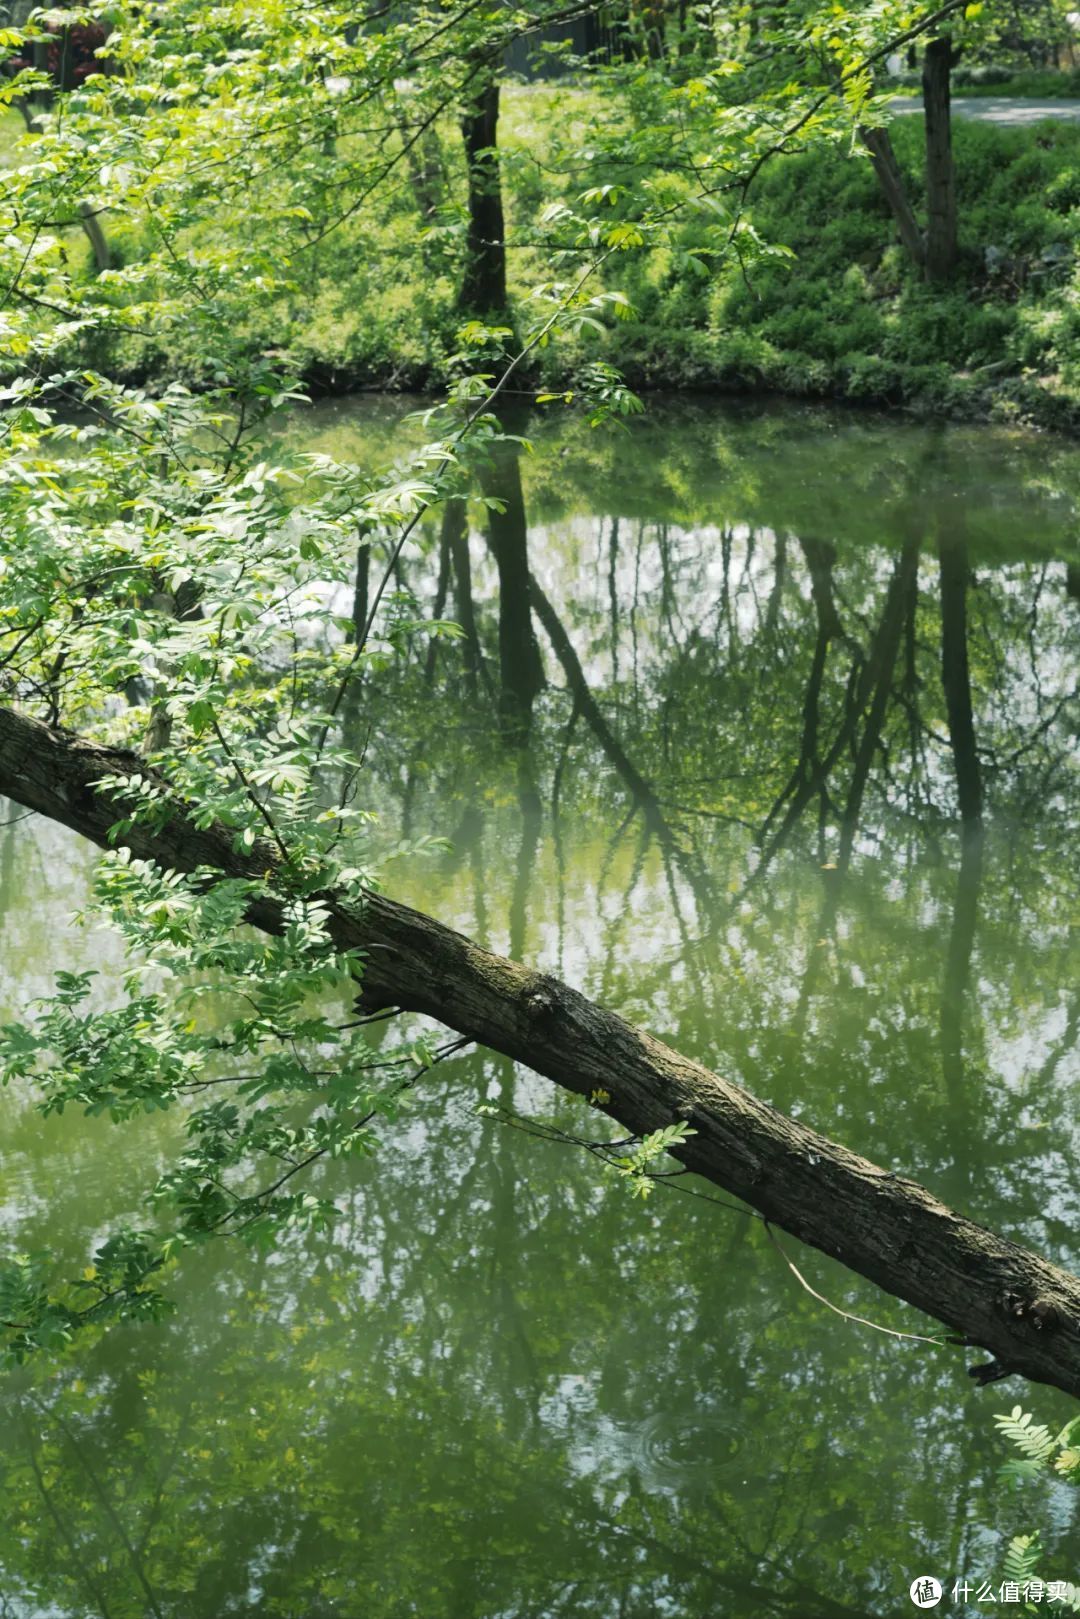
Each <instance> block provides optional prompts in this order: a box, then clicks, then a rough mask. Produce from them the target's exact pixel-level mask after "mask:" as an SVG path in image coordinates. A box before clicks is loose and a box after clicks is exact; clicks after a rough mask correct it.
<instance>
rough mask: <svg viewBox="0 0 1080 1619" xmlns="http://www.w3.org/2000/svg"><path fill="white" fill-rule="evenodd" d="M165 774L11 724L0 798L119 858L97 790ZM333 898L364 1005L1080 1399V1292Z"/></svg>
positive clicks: (630, 1042) (886, 1183)
mask: <svg viewBox="0 0 1080 1619" xmlns="http://www.w3.org/2000/svg"><path fill="white" fill-rule="evenodd" d="M149 774H150V772H149V771H148V770H147V768H146V767H145V766H144V765H143V764H142V761H141V760H140V759H139V758H138V756H137V755H135V754H133V753H128V752H124V751H121V750H116V749H108V748H100V747H97V746H94V745H92V744H90V743H87V742H84V741H82V740H80V739H79V738H77V737H75V736H72V735H70V734H68V733H65V732H62V731H59V730H56V729H53V728H51V727H49V726H47V725H44V724H43V723H42V722H41V721H39V720H34V719H31V718H29V717H27V716H26V715H23V714H20V713H18V712H16V711H15V710H12V709H7V708H0V793H2V794H4V795H6V796H7V797H9V798H12V799H14V800H15V802H16V803H19V804H22V805H23V806H25V807H26V808H27V809H32V810H37V811H39V812H40V813H41V814H43V815H46V816H48V817H50V818H51V819H52V820H55V821H58V822H60V823H61V824H62V825H64V826H67V827H70V828H72V829H73V830H74V831H76V832H79V833H81V834H82V835H83V836H84V837H87V838H89V839H91V840H92V841H93V842H95V843H97V844H99V845H101V846H102V847H105V846H107V845H108V841H109V838H108V834H109V829H110V827H111V826H112V825H113V824H114V823H115V822H116V820H117V819H118V816H119V815H122V814H123V813H124V811H123V808H122V807H121V808H118V806H117V804H116V802H115V801H114V800H113V799H111V798H110V796H109V794H107V793H105V792H103V791H98V790H96V783H98V782H100V780H101V779H102V777H104V776H108V775H123V776H147V775H149ZM121 842H122V843H123V844H124V845H125V846H126V847H127V848H129V849H130V850H131V851H132V853H133V854H134V855H136V856H137V857H139V858H143V859H148V860H154V861H157V862H158V863H159V864H161V865H163V866H165V867H171V868H173V869H175V870H177V871H184V872H192V871H194V870H196V869H203V870H209V871H210V872H220V873H221V874H222V875H223V876H231V877H242V878H245V879H247V880H250V881H253V882H258V883H260V884H261V883H264V882H265V881H266V877H265V874H266V872H267V871H268V870H269V871H273V869H274V868H275V866H276V865H277V856H276V853H275V850H274V849H273V848H272V847H271V846H270V845H269V844H262V845H258V844H257V845H256V846H255V848H254V849H252V850H251V851H250V852H249V853H247V854H244V855H241V854H240V853H238V852H237V849H236V846H235V840H234V838H233V836H232V835H231V834H230V833H229V832H228V831H227V829H225V828H223V827H220V826H216V825H212V826H210V827H207V828H204V829H200V828H198V827H196V826H195V825H194V824H193V822H192V820H191V819H190V817H189V815H188V813H187V810H186V808H185V806H184V805H182V804H178V805H177V807H176V813H175V814H174V816H173V817H172V819H171V820H170V821H169V822H168V823H167V824H165V825H164V826H162V827H160V828H159V829H154V830H151V829H150V828H148V827H146V826H141V825H137V826H135V827H134V828H133V829H132V830H131V831H130V832H129V833H127V834H125V836H124V837H123V838H122V840H121ZM210 880H212V878H211V879H210ZM324 897H325V903H326V905H327V909H328V914H329V919H330V921H329V925H330V927H331V930H332V932H333V935H334V937H335V939H336V940H337V942H338V944H339V945H340V946H341V947H342V948H346V947H348V948H358V949H360V950H362V951H363V952H364V953H365V957H366V969H365V974H364V984H363V999H364V1003H365V1005H367V1006H370V1007H372V1008H375V1007H390V1006H394V1007H400V1008H402V1009H403V1010H409V1011H413V1012H419V1013H424V1014H426V1015H427V1016H429V1017H432V1018H436V1019H438V1020H439V1021H440V1022H442V1023H445V1024H446V1025H447V1026H448V1027H450V1028H452V1029H455V1030H457V1031H458V1032H459V1033H461V1034H462V1035H464V1036H466V1037H467V1038H468V1039H470V1040H474V1041H477V1042H478V1043H479V1044H481V1045H483V1046H486V1047H488V1048H490V1049H491V1050H493V1051H497V1052H501V1053H503V1054H504V1055H505V1056H507V1057H511V1058H513V1059H514V1060H515V1061H517V1062H521V1063H524V1064H526V1065H527V1066H528V1067H530V1068H532V1069H534V1070H535V1071H536V1072H537V1073H540V1074H543V1075H546V1076H547V1077H548V1078H549V1079H552V1080H554V1081H555V1082H556V1083H557V1084H559V1085H562V1086H564V1087H565V1088H566V1089H568V1090H570V1091H573V1092H576V1093H577V1094H579V1095H583V1096H587V1097H591V1096H592V1095H594V1094H595V1093H596V1092H597V1091H604V1092H606V1093H607V1094H608V1095H609V1096H610V1101H609V1102H606V1103H605V1104H604V1111H605V1112H607V1113H609V1114H611V1115H612V1116H613V1117H614V1118H616V1119H617V1120H618V1121H619V1122H620V1123H621V1124H622V1125H623V1126H624V1127H626V1128H627V1129H629V1130H632V1131H634V1132H635V1133H644V1132H648V1131H652V1130H656V1129H658V1128H660V1127H661V1126H663V1125H665V1124H670V1123H672V1122H673V1121H675V1120H677V1119H685V1120H687V1121H688V1122H689V1123H690V1124H691V1125H692V1126H693V1128H694V1129H695V1130H696V1132H697V1134H696V1135H695V1136H693V1137H691V1138H690V1139H689V1140H688V1141H687V1142H686V1143H685V1144H684V1145H682V1146H681V1147H679V1148H678V1151H677V1156H678V1157H679V1158H680V1159H681V1161H682V1162H683V1163H684V1164H685V1165H686V1167H687V1168H688V1169H690V1170H693V1171H694V1172H695V1173H697V1174H700V1175H703V1176H705V1177H707V1178H708V1179H709V1180H712V1181H714V1182H716V1184H717V1185H719V1186H722V1187H724V1188H725V1190H727V1191H728V1192H731V1193H733V1194H734V1195H735V1196H737V1197H740V1198H742V1199H743V1200H744V1201H745V1202H746V1203H748V1204H749V1205H750V1206H751V1207H752V1208H754V1209H756V1210H757V1211H759V1213H761V1214H762V1215H764V1216H765V1217H766V1218H767V1219H768V1220H769V1221H771V1222H772V1223H774V1224H775V1225H777V1226H779V1227H782V1228H783V1229H784V1230H786V1231H788V1232H790V1233H791V1234H792V1235H793V1236H795V1237H797V1238H799V1239H800V1240H801V1241H803V1242H806V1243H809V1244H811V1245H812V1246H814V1247H816V1248H819V1249H821V1250H822V1251H823V1252H824V1253H827V1254H830V1255H831V1256H832V1257H833V1258H835V1259H838V1260H840V1261H841V1262H842V1263H843V1264H845V1265H847V1266H849V1267H850V1268H851V1269H852V1270H854V1271H857V1272H858V1273H859V1274H860V1275H862V1276H865V1277H867V1278H868V1279H869V1280H870V1281H872V1282H874V1283H876V1284H877V1285H878V1286H880V1287H882V1288H885V1289H886V1290H887V1291H888V1292H890V1293H894V1294H896V1295H897V1297H899V1298H902V1299H906V1300H907V1301H908V1303H910V1304H913V1305H914V1306H915V1307H916V1308H917V1309H919V1310H923V1311H925V1312H926V1313H927V1314H928V1315H931V1316H933V1317H935V1318H937V1319H938V1320H939V1321H942V1322H945V1323H946V1324H947V1325H949V1326H950V1327H952V1328H954V1329H955V1330H956V1331H957V1332H958V1333H960V1334H962V1335H963V1337H964V1338H965V1340H968V1341H970V1342H972V1343H976V1344H979V1345H981V1346H982V1347H984V1348H985V1349H986V1350H988V1351H989V1352H991V1353H992V1354H993V1355H994V1356H995V1357H996V1359H997V1361H998V1362H999V1363H1000V1368H1001V1369H1003V1370H1004V1369H1007V1370H1009V1371H1015V1372H1018V1373H1021V1374H1023V1375H1024V1376H1026V1377H1029V1378H1032V1379H1034V1380H1035V1381H1037V1382H1043V1383H1049V1384H1052V1385H1054V1386H1055V1387H1057V1388H1060V1389H1063V1390H1065V1392H1066V1393H1069V1394H1072V1395H1076V1396H1080V1279H1078V1278H1077V1277H1075V1276H1072V1275H1070V1274H1068V1273H1067V1272H1066V1271H1064V1270H1062V1269H1060V1268H1059V1267H1057V1266H1055V1265H1052V1264H1050V1263H1049V1262H1048V1261H1046V1260H1044V1259H1042V1258H1040V1257H1039V1256H1038V1255H1037V1254H1034V1253H1031V1252H1030V1251H1028V1250H1026V1249H1024V1248H1022V1247H1020V1246H1019V1245H1018V1244H1017V1243H1014V1242H1011V1241H1010V1240H1009V1239H1008V1238H1005V1237H1001V1236H998V1235H996V1234H995V1233H993V1232H991V1231H988V1230H986V1229H985V1228H984V1227H982V1226H979V1225H976V1224H975V1223H974V1222H973V1221H971V1220H968V1219H966V1218H965V1217H964V1216H963V1215H961V1214H958V1213H956V1212H955V1211H953V1210H952V1209H950V1208H947V1207H946V1206H945V1205H944V1204H943V1203H941V1202H940V1201H939V1200H938V1199H937V1198H936V1197H935V1196H934V1195H933V1194H932V1193H931V1192H929V1191H928V1190H926V1189H925V1188H924V1187H922V1186H919V1185H917V1184H916V1183H915V1182H914V1181H910V1180H905V1179H903V1178H902V1177H901V1176H899V1175H897V1174H895V1173H894V1172H892V1171H888V1170H884V1169H880V1168H879V1167H878V1166H877V1165H875V1164H872V1163H870V1162H869V1161H868V1160H867V1159H865V1158H861V1157H860V1156H859V1155H858V1154H857V1153H854V1152H851V1151H849V1150H848V1149H847V1148H846V1147H843V1146H841V1145H839V1144H838V1143H836V1142H833V1141H830V1140H828V1139H827V1138H826V1137H825V1136H822V1135H819V1134H818V1133H817V1132H816V1131H814V1130H812V1129H810V1128H809V1127H808V1126H807V1125H805V1124H802V1123H801V1122H798V1121H796V1120H793V1119H790V1118H787V1117H786V1116H785V1115H784V1114H782V1113H780V1112H778V1111H777V1110H776V1109H775V1108H772V1107H770V1106H769V1105H768V1103H766V1102H762V1101H759V1100H758V1099H757V1098H756V1097H754V1096H752V1095H751V1094H750V1093H749V1092H747V1091H745V1090H744V1089H743V1088H742V1087H741V1086H740V1085H738V1084H736V1083H734V1082H733V1081H732V1080H729V1079H726V1078H723V1077H722V1076H720V1075H718V1074H714V1073H710V1072H709V1070H708V1069H706V1068H704V1067H702V1065H701V1064H699V1063H697V1062H695V1061H694V1060H693V1059H692V1058H689V1057H685V1056H682V1055H680V1054H679V1053H678V1052H676V1051H673V1050H672V1049H671V1048H670V1047H668V1046H666V1045H664V1044H663V1043H662V1042H661V1041H660V1040H657V1039H656V1038H655V1037H654V1036H653V1035H651V1034H648V1033H646V1032H645V1031H644V1030H642V1029H638V1028H635V1027H634V1026H633V1025H632V1024H630V1023H628V1022H626V1021H625V1019H623V1018H621V1017H619V1016H618V1015H617V1014H616V1013H614V1012H610V1011H608V1010H607V1009H606V1008H604V1007H602V1006H598V1005H596V1004H595V1003H594V1002H592V1001H589V1000H587V999H586V998H585V996H583V995H581V994H579V993H578V992H577V991H576V990H573V989H571V988H569V987H568V986H567V985H566V984H563V983H561V982H560V981H559V980H558V979H556V978H554V977H551V976H549V975H548V974H545V973H539V972H535V971H532V970H530V969H529V968H528V967H525V966H522V965H521V964H520V963H518V962H515V961H511V960H509V959H507V958H506V957H502V956H497V955H494V954H493V953H492V952H490V951H488V950H483V949H481V948H480V947H479V946H478V945H476V944H474V943H473V942H472V941H471V940H469V939H467V938H465V937H464V936H463V935H462V934H460V933H456V932H454V931H453V930H452V929H450V928H447V927H444V926H443V925H442V924H441V923H440V922H437V921H435V920H434V919H433V918H432V917H429V916H425V915H423V914H422V913H421V912H419V911H414V910H412V909H410V908H409V907H408V906H405V905H399V904H397V903H396V902H395V901H393V900H391V899H388V898H387V897H386V896H385V895H382V894H375V893H370V894H368V895H367V896H366V899H365V900H364V902H363V904H362V905H361V906H353V905H350V904H347V903H346V902H344V901H343V900H341V899H340V898H339V897H338V896H337V895H335V894H334V893H329V894H327V895H326V896H324ZM248 917H249V921H250V922H251V923H252V924H253V925H254V926H257V927H261V928H263V929H266V930H267V931H270V932H277V931H279V930H280V929H281V927H282V925H283V911H282V905H281V902H280V901H279V900H278V899H277V898H276V897H274V895H273V893H272V892H270V891H269V890H267V889H265V888H264V889H263V891H262V893H261V895H259V896H257V897H256V898H254V899H253V900H252V902H251V905H250V908H249V912H248Z"/></svg>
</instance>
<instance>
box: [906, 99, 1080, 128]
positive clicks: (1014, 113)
mask: <svg viewBox="0 0 1080 1619" xmlns="http://www.w3.org/2000/svg"><path fill="white" fill-rule="evenodd" d="M890 106H891V108H892V111H893V112H900V113H903V112H922V100H921V98H920V97H918V96H896V97H895V99H894V100H893V101H892V102H890ZM952 112H953V117H954V118H977V119H978V121H979V122H980V123H981V124H1014V125H1024V124H1041V123H1042V122H1043V121H1044V120H1045V119H1047V118H1056V119H1058V120H1059V121H1060V122H1062V123H1066V124H1077V123H1080V101H1066V100H1064V98H1062V99H1061V100H1058V99H1057V98H1056V97H1054V96H1047V97H1046V98H1045V99H1044V100H1042V101H1035V100H1031V101H1028V100H1025V99H1023V98H1021V97H1013V96H953V99H952Z"/></svg>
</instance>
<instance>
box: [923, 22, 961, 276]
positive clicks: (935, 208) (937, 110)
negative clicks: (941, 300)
mask: <svg viewBox="0 0 1080 1619" xmlns="http://www.w3.org/2000/svg"><path fill="white" fill-rule="evenodd" d="M952 63H953V44H952V40H951V39H949V38H947V37H942V38H940V39H932V40H930V41H929V42H928V43H927V46H926V54H925V55H924V57H923V108H924V111H925V115H926V205H927V223H926V275H927V279H928V280H930V281H945V280H947V278H948V277H949V276H950V275H951V274H952V272H953V268H954V266H955V264H956V174H955V170H954V168H953V155H952V129H951V124H950V113H949V78H950V75H951V72H952Z"/></svg>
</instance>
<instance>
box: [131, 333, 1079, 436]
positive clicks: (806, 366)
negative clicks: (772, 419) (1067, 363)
mask: <svg viewBox="0 0 1080 1619" xmlns="http://www.w3.org/2000/svg"><path fill="white" fill-rule="evenodd" d="M776 369H777V371H779V372H781V373H782V372H788V373H789V374H788V375H787V376H785V375H782V374H781V375H774V374H771V371H772V368H770V371H769V372H766V371H763V370H757V369H755V368H753V367H751V366H738V367H733V366H720V367H717V368H716V369H715V370H713V371H709V370H707V369H703V370H702V371H701V373H700V374H699V375H697V376H695V377H694V378H692V379H690V380H687V379H685V378H683V379H682V380H681V381H680V382H679V383H678V385H676V386H672V384H671V382H670V380H664V379H662V378H661V377H658V376H655V375H654V374H653V373H652V372H651V370H649V369H647V368H641V369H638V368H636V367H635V366H633V365H630V366H623V367H622V368H621V375H622V377H623V380H624V381H625V383H626V385H627V386H628V387H629V388H631V389H632V390H633V391H634V392H635V393H637V394H640V395H642V396H644V397H660V396H666V397H669V398H670V397H675V398H679V397H683V398H687V399H707V398H709V397H718V398H724V399H740V398H745V399H763V400H765V399H776V400H781V399H786V400H791V401H792V402H795V403H803V404H823V405H832V406H836V407H842V408H844V409H848V410H852V411H860V410H865V411H868V412H886V413H888V414H890V415H896V416H910V417H913V418H915V419H916V420H920V421H952V422H966V423H972V424H978V423H984V424H986V425H987V426H996V427H1016V428H1024V429H1026V430H1028V431H1038V432H1052V433H1058V434H1061V435H1065V436H1070V437H1077V436H1080V400H1078V399H1075V398H1072V397H1070V396H1067V395H1063V394H1060V393H1055V392H1054V391H1053V389H1052V388H1050V387H1047V386H1046V385H1045V384H1043V383H1041V382H1039V381H1037V380H1033V379H1029V378H1025V377H1023V376H1017V375H1016V374H1015V373H1014V374H1012V375H1010V376H1002V377H997V378H987V377H983V378H980V377H979V375H978V373H973V374H969V375H965V374H964V373H957V372H950V373H947V374H945V373H944V371H943V374H942V376H941V377H940V378H939V379H937V380H938V382H939V384H940V391H939V390H938V389H937V388H936V389H935V390H934V392H933V393H930V392H928V391H926V390H925V389H922V388H919V387H918V386H912V387H911V389H910V391H909V390H908V389H906V388H904V387H903V385H902V384H901V386H900V387H893V388H882V389H875V388H874V387H873V386H872V385H869V384H868V381H867V378H866V377H865V374H860V375H859V377H858V382H857V387H856V388H854V389H853V388H851V387H847V386H845V385H844V384H843V383H841V382H838V381H837V380H836V379H835V378H823V377H821V376H820V372H821V370H822V369H823V368H822V366H821V362H819V361H817V360H815V359H813V358H812V357H810V356H807V355H801V354H788V355H785V354H778V355H777V367H776ZM815 373H818V375H816V376H815ZM153 380H154V379H152V378H146V379H143V382H142V385H144V386H145V385H148V384H150V385H152V381H153ZM298 380H299V382H300V384H301V386H302V387H303V388H304V389H305V391H306V392H307V393H308V394H309V396H310V397H311V398H312V399H313V400H318V399H337V398H343V397H346V396H348V395H351V394H425V395H428V396H430V395H432V394H437V393H439V392H440V391H441V390H442V389H443V388H444V387H445V385H446V379H445V377H442V376H441V375H439V373H438V372H437V370H435V369H434V368H432V369H424V368H416V369H411V370H409V371H408V372H402V371H400V370H395V371H393V372H390V373H378V372H372V371H370V370H367V369H366V368H353V367H347V366H343V367H341V368H336V367H330V366H327V365H325V364H315V365H312V366H308V367H302V368H298ZM522 381H523V382H524V383H526V384H529V383H532V384H533V385H532V386H524V387H521V386H519V387H518V388H517V389H515V390H512V393H513V395H514V397H515V399H516V400H517V401H518V402H519V403H521V402H525V401H526V400H527V399H528V398H530V397H535V395H537V394H539V393H548V392H550V391H552V387H553V386H554V384H553V383H552V381H551V379H550V378H548V377H545V378H544V379H543V380H540V379H537V378H530V377H529V376H526V377H524V378H523V379H522ZM560 386H562V387H567V388H572V387H573V379H572V378H567V379H564V381H563V382H562V383H561V384H560Z"/></svg>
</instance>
